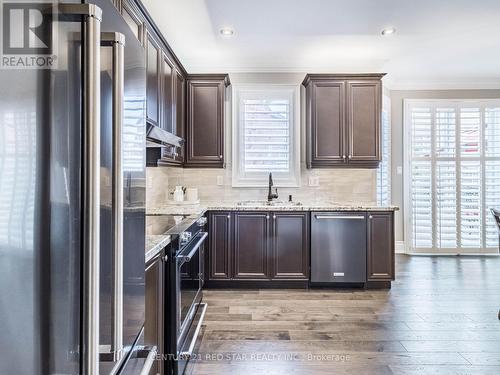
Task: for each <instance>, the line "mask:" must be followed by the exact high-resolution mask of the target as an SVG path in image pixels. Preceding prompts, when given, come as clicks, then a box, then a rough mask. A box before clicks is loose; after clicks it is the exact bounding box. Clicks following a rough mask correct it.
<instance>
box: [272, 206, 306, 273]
mask: <svg viewBox="0 0 500 375" xmlns="http://www.w3.org/2000/svg"><path fill="white" fill-rule="evenodd" d="M272 240H273V246H272V258H271V263H272V269H273V272H272V275H271V277H272V278H273V279H300V280H308V279H309V213H308V212H276V213H273V214H272Z"/></svg>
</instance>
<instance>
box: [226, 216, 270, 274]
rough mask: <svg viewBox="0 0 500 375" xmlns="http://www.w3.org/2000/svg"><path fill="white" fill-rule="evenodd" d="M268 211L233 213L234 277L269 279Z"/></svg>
mask: <svg viewBox="0 0 500 375" xmlns="http://www.w3.org/2000/svg"><path fill="white" fill-rule="evenodd" d="M270 215H271V214H270V213H266V212H251V213H247V212H237V213H235V214H234V278H235V279H269V278H270V267H269V263H268V258H269V254H268V247H269V221H270Z"/></svg>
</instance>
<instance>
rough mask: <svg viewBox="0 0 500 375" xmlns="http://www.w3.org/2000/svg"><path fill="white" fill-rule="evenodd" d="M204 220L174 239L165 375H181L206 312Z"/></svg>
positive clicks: (171, 250) (191, 354)
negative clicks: (204, 301) (167, 371)
mask: <svg viewBox="0 0 500 375" xmlns="http://www.w3.org/2000/svg"><path fill="white" fill-rule="evenodd" d="M205 224H206V219H205V218H201V219H199V220H197V221H196V222H194V223H193V224H192V225H191V226H189V227H188V228H187V229H186V230H184V231H183V232H181V233H179V235H178V236H175V238H174V240H173V241H172V243H171V244H170V251H169V253H170V254H171V256H170V257H169V259H170V260H169V261H168V262H167V267H168V274H169V276H168V279H169V287H168V290H169V296H168V301H169V311H170V314H169V316H168V317H167V321H168V322H169V324H168V328H169V329H168V330H169V331H170V334H169V335H168V342H167V345H166V347H167V352H168V353H169V365H168V366H167V368H169V374H182V373H184V371H185V368H186V366H187V363H188V361H189V359H190V358H191V357H192V356H193V354H195V353H193V350H194V347H195V344H196V340H197V338H198V334H199V331H200V328H201V324H202V322H203V317H204V315H205V311H206V304H204V303H203V282H204V259H205V253H204V252H205V241H206V239H207V237H208V234H207V233H206V232H205V231H204V230H203V229H204V226H205Z"/></svg>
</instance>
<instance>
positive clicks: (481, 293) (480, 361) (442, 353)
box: [191, 255, 500, 375]
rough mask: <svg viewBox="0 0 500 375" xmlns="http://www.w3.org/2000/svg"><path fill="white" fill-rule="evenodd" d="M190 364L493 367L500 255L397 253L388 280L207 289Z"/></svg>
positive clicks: (351, 370) (233, 369) (245, 368)
mask: <svg viewBox="0 0 500 375" xmlns="http://www.w3.org/2000/svg"><path fill="white" fill-rule="evenodd" d="M205 301H206V302H207V303H208V306H209V307H208V310H207V314H206V317H205V323H204V327H203V333H202V339H201V340H200V343H199V353H200V354H199V356H198V357H197V358H196V360H194V361H193V363H192V366H191V371H192V373H193V374H198V375H203V374H210V375H212V374H218V375H223V374H252V375H253V374H287V375H292V374H440V375H441V374H461V375H463V374H471V375H472V374H473V375H476V374H500V320H498V317H497V314H498V310H499V308H500V258H499V257H484V258H482V257H465V256H463V257H424V256H415V257H409V256H404V255H400V256H397V264H396V281H395V282H394V283H393V286H392V289H391V290H368V291H364V290H328V289H309V290H206V291H205Z"/></svg>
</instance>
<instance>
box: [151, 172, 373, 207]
mask: <svg viewBox="0 0 500 375" xmlns="http://www.w3.org/2000/svg"><path fill="white" fill-rule="evenodd" d="M301 175H302V184H301V187H299V188H282V189H280V188H278V193H279V197H280V199H282V200H287V199H288V195H289V194H292V195H293V200H294V201H303V202H338V203H351V202H356V203H364V204H375V203H376V190H377V186H376V175H377V173H376V170H374V169H314V170H308V169H306V168H304V167H303V168H302V173H301ZM146 176H147V190H146V204H147V207H148V208H154V207H157V206H161V205H163V204H164V203H165V201H166V200H167V199H168V197H169V196H168V194H169V192H171V191H173V188H174V187H175V186H176V185H182V186H186V187H195V188H198V195H199V197H200V199H201V201H202V202H203V201H218V200H223V201H238V200H254V199H266V197H267V189H266V188H233V187H232V186H231V169H230V168H226V169H198V168H186V169H181V168H171V167H157V168H147V171H146ZM218 176H222V178H223V181H224V183H223V185H222V186H218V185H217V177H218ZM309 176H317V177H319V186H315V187H310V186H309ZM170 199H172V197H171V196H170Z"/></svg>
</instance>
